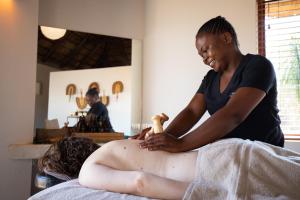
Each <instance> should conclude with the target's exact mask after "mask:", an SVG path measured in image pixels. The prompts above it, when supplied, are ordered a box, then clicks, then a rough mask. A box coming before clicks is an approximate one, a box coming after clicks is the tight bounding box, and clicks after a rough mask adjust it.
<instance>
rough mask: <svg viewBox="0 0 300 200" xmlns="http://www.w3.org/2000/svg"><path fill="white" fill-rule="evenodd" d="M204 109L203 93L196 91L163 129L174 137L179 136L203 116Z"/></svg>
mask: <svg viewBox="0 0 300 200" xmlns="http://www.w3.org/2000/svg"><path fill="white" fill-rule="evenodd" d="M205 111H206V103H205V99H204V95H203V94H202V93H197V94H195V95H194V97H193V98H192V100H191V101H190V103H189V104H188V105H187V107H185V108H184V109H183V110H182V111H181V112H180V113H179V114H178V115H177V116H176V117H175V119H174V120H173V121H172V122H171V123H170V125H169V126H168V127H167V128H166V129H165V130H164V133H168V134H170V135H173V136H175V137H177V138H178V137H180V136H182V135H183V134H185V133H187V132H188V131H189V130H190V129H191V128H192V127H193V126H194V125H195V124H196V123H197V122H198V121H199V120H200V119H201V117H202V116H203V114H204V113H205Z"/></svg>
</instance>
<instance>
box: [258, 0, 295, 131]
mask: <svg viewBox="0 0 300 200" xmlns="http://www.w3.org/2000/svg"><path fill="white" fill-rule="evenodd" d="M258 26H259V27H258V31H259V34H258V35H259V52H260V53H261V54H265V56H266V57H267V58H268V59H269V60H271V62H272V63H273V65H274V68H275V71H276V76H277V87H278V88H277V89H278V107H279V110H280V112H279V115H280V117H281V121H282V123H281V127H282V129H283V132H284V133H288V134H300V0H282V1H280V0H279V1H274V0H271V1H260V0H259V1H258Z"/></svg>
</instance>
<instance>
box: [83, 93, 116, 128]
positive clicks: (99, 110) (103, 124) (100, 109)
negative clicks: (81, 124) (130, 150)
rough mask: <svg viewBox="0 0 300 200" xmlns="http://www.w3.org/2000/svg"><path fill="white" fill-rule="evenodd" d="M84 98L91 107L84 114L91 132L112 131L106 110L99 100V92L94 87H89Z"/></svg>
mask: <svg viewBox="0 0 300 200" xmlns="http://www.w3.org/2000/svg"><path fill="white" fill-rule="evenodd" d="M85 98H86V101H87V103H88V104H89V106H90V107H91V108H90V110H89V111H88V113H87V115H86V124H87V125H88V128H89V131H91V132H99V131H100V132H114V129H113V127H112V125H111V123H110V120H109V116H108V110H107V108H106V107H105V105H104V104H103V103H101V102H100V98H99V93H98V91H97V90H96V89H95V88H91V89H89V90H88V91H87V92H86V94H85Z"/></svg>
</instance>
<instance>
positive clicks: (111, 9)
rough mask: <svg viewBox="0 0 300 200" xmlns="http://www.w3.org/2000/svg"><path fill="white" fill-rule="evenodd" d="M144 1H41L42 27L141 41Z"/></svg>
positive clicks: (40, 15) (40, 19) (40, 16)
mask: <svg viewBox="0 0 300 200" xmlns="http://www.w3.org/2000/svg"><path fill="white" fill-rule="evenodd" d="M143 23H144V0H122V1H120V0H89V1H86V0H64V1H61V0H51V1H49V0H40V12H39V24H40V25H48V26H53V27H59V28H67V29H70V30H76V31H83V32H90V33H98V34H103V35H112V36H118V37H125V38H134V39H142V38H143Z"/></svg>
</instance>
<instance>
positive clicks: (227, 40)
mask: <svg viewBox="0 0 300 200" xmlns="http://www.w3.org/2000/svg"><path fill="white" fill-rule="evenodd" d="M223 39H224V42H225V43H226V44H231V43H232V35H231V34H230V33H229V32H225V33H223Z"/></svg>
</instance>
